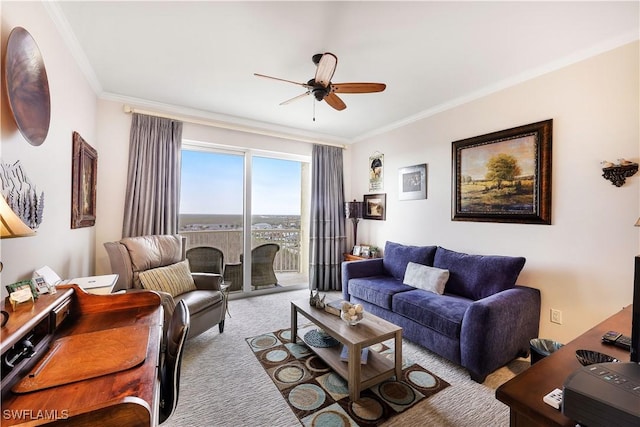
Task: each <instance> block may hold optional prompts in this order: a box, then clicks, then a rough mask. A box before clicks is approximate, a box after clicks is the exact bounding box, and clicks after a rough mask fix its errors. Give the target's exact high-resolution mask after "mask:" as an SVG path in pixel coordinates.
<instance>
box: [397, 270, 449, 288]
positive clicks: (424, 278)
mask: <svg viewBox="0 0 640 427" xmlns="http://www.w3.org/2000/svg"><path fill="white" fill-rule="evenodd" d="M447 280H449V270H443V269H441V268H436V267H429V266H428V265H422V264H417V263H415V262H410V263H409V264H407V271H406V272H405V273H404V280H403V281H402V283H404V284H405V285H409V286H413V287H414V288H418V289H424V290H425V291H429V292H433V293H434V294H438V295H442V294H443V293H444V286H445V285H446V284H447Z"/></svg>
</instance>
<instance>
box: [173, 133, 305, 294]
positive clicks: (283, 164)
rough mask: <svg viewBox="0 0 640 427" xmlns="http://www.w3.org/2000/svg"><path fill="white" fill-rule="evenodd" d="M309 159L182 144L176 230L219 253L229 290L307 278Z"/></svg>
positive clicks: (268, 287)
mask: <svg viewBox="0 0 640 427" xmlns="http://www.w3.org/2000/svg"><path fill="white" fill-rule="evenodd" d="M309 167H310V166H309V162H308V160H307V159H300V158H291V157H290V158H282V156H280V157H274V156H272V155H268V156H267V155H264V154H257V153H253V152H251V151H233V150H221V149H215V150H214V149H211V148H208V147H206V146H203V145H197V144H193V145H192V144H184V145H183V150H182V177H181V178H182V181H181V195H180V234H182V235H183V236H186V237H187V249H190V248H195V247H206V248H214V249H215V251H213V250H210V249H208V250H207V251H210V252H211V253H214V252H215V253H221V254H222V257H223V259H224V261H223V274H224V279H225V282H227V284H229V285H230V286H231V292H234V293H242V292H247V293H248V292H253V291H255V292H273V291H280V290H285V289H291V288H292V287H295V288H297V287H306V286H308V283H309V282H308V264H309V263H308V241H309V238H308V236H309V234H308V230H309V226H308V225H309V196H308V195H309ZM244 230H250V233H244ZM207 251H203V253H207ZM212 256H213V255H212ZM210 262H211V263H215V262H217V261H215V260H213V259H211V260H210Z"/></svg>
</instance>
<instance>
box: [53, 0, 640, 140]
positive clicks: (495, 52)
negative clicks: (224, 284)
mask: <svg viewBox="0 0 640 427" xmlns="http://www.w3.org/2000/svg"><path fill="white" fill-rule="evenodd" d="M639 4H640V3H639V2H638V1H630V2H610V1H605V2H576V1H572V2H451V1H448V2H427V1H423V2H395V1H388V2H378V1H357V2H337V1H328V2H315V1H295V2H294V1H287V2H262V1H252V2H244V1H233V2H219V1H208V2H207V1H199V2H166V1H151V2H150V1H134V2H120V1H105V2H99V1H69V2H62V1H59V2H55V3H48V4H47V8H48V9H49V11H50V12H51V14H52V16H53V17H54V21H55V22H56V23H57V25H58V26H59V28H60V29H61V31H62V33H63V35H65V37H66V39H67V41H68V43H69V44H70V47H71V49H72V52H74V55H75V57H76V59H77V60H78V62H79V64H80V65H81V67H82V68H83V70H84V71H85V73H86V74H87V76H88V78H89V81H90V82H91V84H92V85H93V87H94V88H95V90H96V92H97V93H98V94H99V95H100V96H101V97H103V98H105V99H113V100H118V101H122V102H123V103H127V102H129V103H132V104H134V105H138V106H143V107H144V106H146V107H147V108H148V107H149V106H151V107H154V109H155V110H157V111H164V112H173V113H183V114H189V115H194V116H200V117H204V118H208V119H215V120H223V121H228V122H231V123H241V124H244V125H249V126H255V127H262V128H268V129H279V130H284V131H287V132H290V133H297V134H300V135H311V136H314V137H317V138H320V139H323V140H327V141H336V142H347V143H348V142H353V141H357V140H359V139H362V138H364V137H366V136H369V135H372V134H376V133H379V132H381V131H384V130H387V129H391V128H394V127H397V126H400V125H402V124H405V123H408V122H410V121H412V120H416V119H419V118H422V117H426V116H428V115H431V114H433V113H436V112H438V111H442V110H443V109H446V108H450V107H452V106H455V105H459V104H461V103H464V102H467V101H470V100H472V99H475V98H477V97H480V96H483V95H486V94H488V93H491V92H494V91H496V90H500V89H502V88H505V87H508V86H510V85H513V84H516V83H519V82H521V81H524V80H527V79H529V78H532V77H535V76H538V75H540V74H543V73H545V72H549V71H552V70H554V69H557V68H560V67H563V66H566V65H568V64H571V63H573V62H576V61H579V60H581V59H584V58H587V57H589V56H592V55H595V54H598V53H601V52H604V51H606V50H609V49H612V48H614V47H617V46H619V45H622V44H625V43H628V42H630V41H633V40H636V39H638V38H639V31H640V30H639V24H638V22H639V13H640V12H639ZM327 51H328V52H332V53H334V54H335V55H336V56H337V57H338V66H337V69H336V72H335V75H334V77H333V82H334V83H341V82H352V81H353V82H362V81H365V82H367V81H369V82H382V83H386V84H387V89H386V90H385V91H384V92H382V93H375V94H344V95H340V96H341V98H342V99H343V101H344V102H345V103H346V104H347V109H346V110H344V111H336V110H333V109H332V108H331V107H329V106H328V105H327V104H326V103H325V102H322V103H318V102H316V101H314V100H313V97H311V96H309V97H306V98H304V99H302V100H299V101H296V102H294V103H291V104H289V105H285V106H280V105H278V104H279V103H280V102H282V101H284V100H287V99H289V98H292V97H294V96H296V95H299V94H301V93H304V91H305V89H304V88H302V87H299V86H296V85H294V84H289V83H284V82H279V81H275V80H268V79H262V78H258V77H255V76H254V75H253V73H254V72H257V73H262V74H267V75H270V76H275V77H279V78H283V79H287V80H293V81H296V82H301V83H302V82H306V81H307V80H309V79H311V78H312V77H313V76H314V73H315V66H314V65H313V63H312V61H311V56H312V55H314V54H316V53H322V52H327ZM45 59H46V58H45ZM314 104H315V117H316V120H315V121H313V114H314V111H313V106H314Z"/></svg>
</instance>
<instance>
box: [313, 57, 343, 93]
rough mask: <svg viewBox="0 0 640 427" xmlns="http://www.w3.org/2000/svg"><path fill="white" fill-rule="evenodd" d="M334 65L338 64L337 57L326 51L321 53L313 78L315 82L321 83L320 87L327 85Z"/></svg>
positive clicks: (334, 68)
mask: <svg viewBox="0 0 640 427" xmlns="http://www.w3.org/2000/svg"><path fill="white" fill-rule="evenodd" d="M336 65H338V58H337V57H336V56H335V55H334V54H333V53H329V52H327V53H325V54H324V55H322V58H320V61H319V62H318V69H317V70H316V76H315V78H314V80H315V81H316V83H318V84H320V85H322V87H327V86H329V83H330V82H331V79H332V78H333V73H334V72H335V71H336Z"/></svg>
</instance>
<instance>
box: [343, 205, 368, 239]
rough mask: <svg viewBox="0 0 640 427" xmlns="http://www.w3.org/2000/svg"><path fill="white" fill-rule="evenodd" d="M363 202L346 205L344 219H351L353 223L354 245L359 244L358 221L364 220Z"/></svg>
mask: <svg viewBox="0 0 640 427" xmlns="http://www.w3.org/2000/svg"><path fill="white" fill-rule="evenodd" d="M362 206H363V203H362V202H356V201H355V199H354V200H353V202H345V204H344V217H345V218H347V219H351V221H352V222H353V244H354V246H355V245H357V244H358V221H360V218H362Z"/></svg>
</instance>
